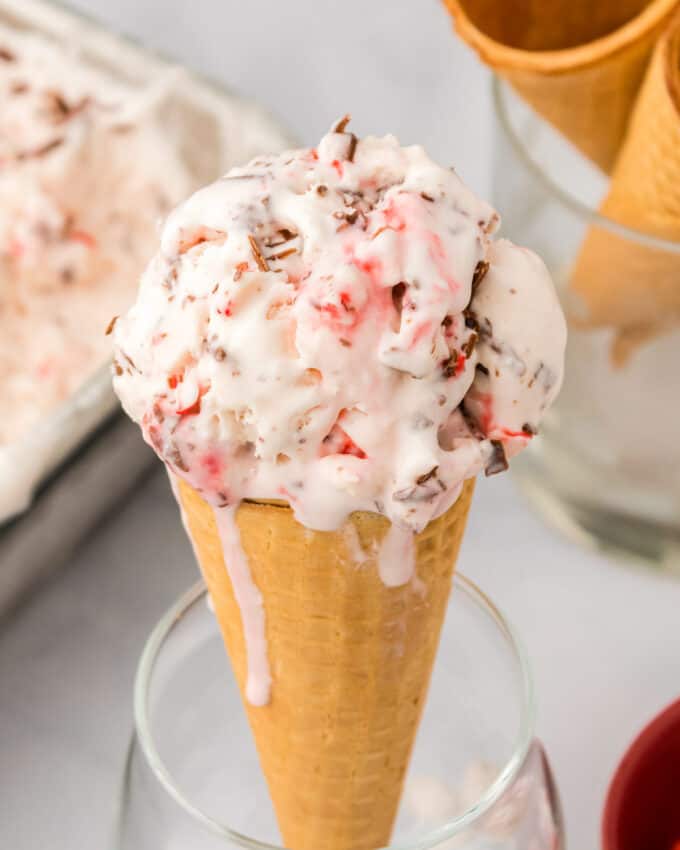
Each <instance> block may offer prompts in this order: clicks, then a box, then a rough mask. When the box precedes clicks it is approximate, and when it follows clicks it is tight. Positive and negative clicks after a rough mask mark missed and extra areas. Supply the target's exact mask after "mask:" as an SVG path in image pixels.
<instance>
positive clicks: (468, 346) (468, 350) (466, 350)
mask: <svg viewBox="0 0 680 850" xmlns="http://www.w3.org/2000/svg"><path fill="white" fill-rule="evenodd" d="M478 339H479V337H478V336H477V334H476V333H475V332H474V331H473V332H472V333H471V334H470V337H469V339H468V341H467V342H466V343H465V345H464V346H463V354H464V355H465V356H466V357H470V355H471V354H472V352H473V351H474V350H475V345H477V340H478Z"/></svg>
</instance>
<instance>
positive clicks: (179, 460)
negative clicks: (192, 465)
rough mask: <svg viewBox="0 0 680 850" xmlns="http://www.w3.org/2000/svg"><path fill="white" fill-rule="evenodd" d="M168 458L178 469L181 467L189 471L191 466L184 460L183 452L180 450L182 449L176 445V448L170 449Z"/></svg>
mask: <svg viewBox="0 0 680 850" xmlns="http://www.w3.org/2000/svg"><path fill="white" fill-rule="evenodd" d="M168 460H169V461H170V463H171V464H172V465H173V466H176V467H177V469H181V470H182V472H188V471H189V467H188V466H187V465H186V463H185V462H184V458H183V457H182V453H181V452H180V450H179V449H178V448H177V447H175V448H174V449H172V451H170V452H169V453H168Z"/></svg>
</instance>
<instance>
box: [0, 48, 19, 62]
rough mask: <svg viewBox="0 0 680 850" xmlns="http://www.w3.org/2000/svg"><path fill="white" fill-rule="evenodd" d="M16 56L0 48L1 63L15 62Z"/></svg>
mask: <svg viewBox="0 0 680 850" xmlns="http://www.w3.org/2000/svg"><path fill="white" fill-rule="evenodd" d="M16 58H17V57H16V56H15V55H14V54H13V53H12V51H11V50H8V49H7V48H6V47H0V59H2V61H3V62H14V61H16Z"/></svg>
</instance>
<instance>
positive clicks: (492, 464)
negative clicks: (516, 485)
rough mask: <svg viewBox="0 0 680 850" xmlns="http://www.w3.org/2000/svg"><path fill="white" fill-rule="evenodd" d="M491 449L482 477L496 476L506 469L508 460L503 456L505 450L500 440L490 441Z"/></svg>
mask: <svg viewBox="0 0 680 850" xmlns="http://www.w3.org/2000/svg"><path fill="white" fill-rule="evenodd" d="M491 448H492V449H493V451H492V453H491V457H490V458H489V462H488V463H487V465H486V467H485V469H484V475H486V476H487V478H488V477H489V475H497V474H498V473H499V472H505V470H506V469H507V468H508V459H507V457H506V456H505V449H504V448H503V443H501V441H500V440H491Z"/></svg>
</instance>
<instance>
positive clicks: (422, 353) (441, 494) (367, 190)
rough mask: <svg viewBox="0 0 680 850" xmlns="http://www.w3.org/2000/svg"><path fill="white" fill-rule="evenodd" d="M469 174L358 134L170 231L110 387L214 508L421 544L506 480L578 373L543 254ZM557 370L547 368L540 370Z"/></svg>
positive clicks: (287, 162)
mask: <svg viewBox="0 0 680 850" xmlns="http://www.w3.org/2000/svg"><path fill="white" fill-rule="evenodd" d="M497 224H498V216H497V214H496V213H495V212H494V210H493V209H492V208H491V207H490V206H489V205H487V204H486V203H484V202H482V201H480V200H478V199H477V198H476V197H475V196H474V195H473V194H472V193H471V192H470V191H469V190H468V189H467V188H466V187H465V186H464V185H463V183H462V182H461V181H460V179H459V178H458V176H457V175H456V173H455V172H454V171H453V170H450V169H445V168H442V167H440V166H438V165H437V164H435V163H434V162H433V161H432V160H431V159H429V157H428V156H427V155H426V153H425V151H424V150H423V149H422V148H421V147H418V146H414V147H401V146H400V145H399V143H398V141H397V140H396V139H395V138H394V137H392V136H387V137H385V138H370V137H369V138H366V139H363V140H358V139H357V138H356V136H354V135H353V134H352V133H350V132H348V131H347V129H346V121H344V120H343V121H341V122H340V123H339V124H338V125H337V127H336V128H335V129H334V131H332V132H330V133H329V134H328V135H326V136H325V137H324V138H323V139H322V140H321V143H320V144H319V146H318V148H316V149H307V150H298V151H290V152H287V153H284V154H282V155H280V156H278V157H274V158H261V159H256V160H254V161H253V162H251V163H250V164H249V165H247V166H245V167H243V168H239V169H234V170H232V171H231V172H229V173H228V174H227V175H226V176H225V177H224V178H222V179H221V180H219V181H218V182H216V183H214V184H213V185H211V186H208V187H207V188H205V189H203V190H201V191H199V192H198V193H196V194H195V195H194V196H193V197H191V198H190V199H189V200H188V201H186V202H185V203H184V204H182V205H181V206H180V207H179V208H178V209H177V210H176V211H175V212H174V213H173V214H172V215H171V216H170V217H169V219H168V221H167V223H166V225H165V227H164V230H163V235H162V244H161V250H160V252H159V254H158V255H157V256H156V257H155V259H154V260H153V261H152V262H151V264H150V266H149V267H148V269H147V271H146V273H145V274H144V276H143V278H142V283H141V288H140V292H139V296H138V300H137V303H136V304H135V306H134V307H133V308H132V309H131V310H130V312H129V313H128V314H127V316H125V317H124V318H122V319H120V320H119V321H118V323H117V326H116V329H115V343H116V357H115V363H114V372H115V376H114V385H115V388H116V391H117V392H118V394H119V396H120V398H121V400H122V402H123V405H124V407H125V408H126V410H127V412H128V413H129V414H130V416H132V418H133V419H135V420H136V421H137V422H139V423H140V424H141V426H142V429H143V432H144V435H145V438H146V439H147V441H148V442H149V443H150V444H151V445H152V446H153V447H154V448H155V450H156V452H157V453H158V454H159V455H160V457H161V458H163V460H165V462H166V463H167V464H168V466H169V467H170V468H171V469H172V471H173V472H174V473H175V474H177V475H179V476H181V477H183V478H185V479H186V480H187V481H188V483H189V484H191V486H193V487H194V488H196V489H197V490H199V491H200V492H201V493H202V494H203V495H204V497H205V498H206V499H207V500H209V501H211V502H212V503H213V504H215V505H217V506H219V505H227V504H234V503H237V502H238V501H239V500H241V499H246V498H249V499H272V498H277V499H284V500H286V501H287V502H289V503H290V505H291V506H292V508H293V509H294V511H295V514H296V516H297V518H298V519H299V520H300V522H302V523H303V524H304V525H307V526H308V527H310V528H315V529H321V530H323V529H332V528H336V527H338V526H339V525H340V524H341V523H342V521H343V519H344V518H345V517H346V516H347V514H349V513H350V512H351V511H354V510H369V511H378V512H380V513H383V514H385V515H386V516H387V517H388V518H389V519H390V520H391V521H392V522H393V523H395V524H396V525H399V526H402V527H405V528H409V529H412V530H420V529H422V528H423V527H424V526H425V525H426V524H427V522H428V521H429V520H430V519H432V518H433V517H435V516H437V515H439V514H441V513H442V512H443V511H445V510H446V509H447V508H448V507H449V506H450V505H451V504H452V503H453V502H454V501H455V499H456V498H457V496H458V494H459V492H460V488H461V485H462V482H463V481H464V480H465V479H466V478H469V477H471V476H473V475H475V474H476V473H477V472H478V471H480V470H482V469H486V470H487V471H489V472H492V471H497V470H498V469H500V468H502V467H504V466H505V447H508V448H509V449H510V450H511V452H515V451H516V450H517V449H518V448H519V447H521V446H522V445H525V444H526V443H527V442H528V441H529V440H530V439H531V438H532V436H533V435H534V433H535V432H536V429H537V426H538V423H539V420H540V417H541V414H542V413H543V411H544V409H545V407H546V406H547V405H548V404H549V402H550V401H551V400H552V398H553V397H554V395H555V393H556V392H557V390H558V388H559V384H560V380H561V375H562V363H563V355H564V344H565V325H564V320H563V317H562V314H561V311H560V308H559V305H558V302H557V299H556V297H555V294H554V291H553V288H552V284H551V281H550V279H549V276H548V273H547V272H546V270H545V267H544V266H543V264H542V263H541V261H540V260H539V259H538V258H537V257H535V256H534V255H533V254H531V253H530V252H527V251H523V250H521V249H517V248H515V247H514V246H512V245H510V243H507V242H498V243H493V242H492V241H491V235H492V233H493V232H494V230H495V229H496V227H497ZM539 366H540V368H539Z"/></svg>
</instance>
